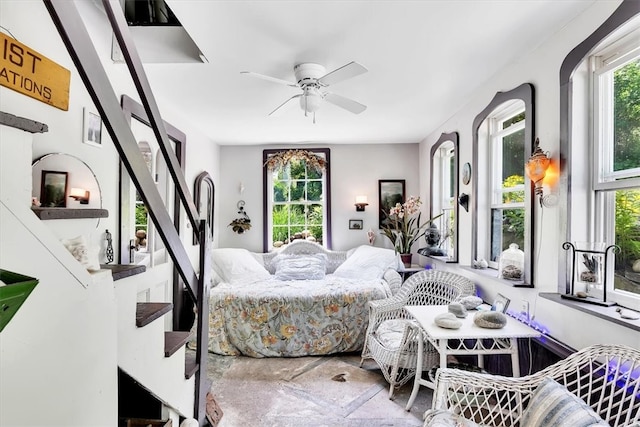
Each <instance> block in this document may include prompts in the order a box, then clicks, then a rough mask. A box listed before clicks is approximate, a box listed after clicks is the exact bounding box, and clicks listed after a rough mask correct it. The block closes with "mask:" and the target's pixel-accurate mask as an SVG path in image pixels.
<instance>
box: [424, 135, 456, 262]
mask: <svg viewBox="0 0 640 427" xmlns="http://www.w3.org/2000/svg"><path fill="white" fill-rule="evenodd" d="M458 138H459V137H458V132H451V133H443V134H442V135H440V138H438V140H437V141H436V142H435V143H434V145H433V146H432V147H431V161H430V164H431V168H430V170H431V200H430V213H431V216H430V217H431V218H433V217H435V216H437V215H440V214H442V216H441V217H440V218H438V219H437V220H436V221H435V222H434V223H432V224H431V225H430V227H429V228H428V229H427V233H426V234H425V242H426V246H425V247H424V248H420V249H419V250H418V253H419V254H420V255H425V256H429V257H434V258H438V259H442V260H443V261H446V262H458V203H457V197H458V165H459V156H458Z"/></svg>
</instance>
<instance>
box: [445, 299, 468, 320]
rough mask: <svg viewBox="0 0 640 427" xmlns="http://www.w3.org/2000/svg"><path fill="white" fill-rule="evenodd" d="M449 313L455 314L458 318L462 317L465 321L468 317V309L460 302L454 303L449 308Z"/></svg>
mask: <svg viewBox="0 0 640 427" xmlns="http://www.w3.org/2000/svg"><path fill="white" fill-rule="evenodd" d="M448 310H449V313H451V314H453V315H454V316H456V317H460V318H462V319H464V318H465V317H467V309H466V308H464V306H463V305H462V304H461V303H459V302H452V303H451V304H449V307H448Z"/></svg>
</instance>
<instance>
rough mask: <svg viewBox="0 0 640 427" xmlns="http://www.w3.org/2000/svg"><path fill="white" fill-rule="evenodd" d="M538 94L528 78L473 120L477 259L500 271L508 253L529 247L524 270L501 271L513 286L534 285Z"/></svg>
mask: <svg viewBox="0 0 640 427" xmlns="http://www.w3.org/2000/svg"><path fill="white" fill-rule="evenodd" d="M533 99H534V89H533V85H531V84H528V83H525V84H522V85H520V86H518V87H517V88H515V89H513V90H511V91H508V92H498V93H497V94H496V95H495V97H494V98H493V99H492V100H491V102H490V103H489V104H488V105H487V106H486V107H485V109H484V110H483V111H482V112H481V113H480V114H478V115H477V116H476V118H475V119H474V121H473V165H472V167H471V169H472V172H471V174H472V177H471V180H472V195H471V212H472V238H471V239H472V257H473V258H472V259H473V260H480V259H484V260H486V261H487V262H488V264H489V267H490V268H494V269H496V270H499V265H498V261H499V257H500V255H501V254H502V252H503V251H504V250H506V249H508V248H509V247H510V244H513V243H515V244H517V245H518V247H519V250H522V251H523V252H524V267H523V269H522V270H521V271H519V272H518V275H517V277H516V276H515V274H514V275H512V276H510V277H507V276H505V275H504V274H502V273H503V272H500V271H497V276H498V277H501V278H505V279H509V280H510V282H511V284H512V285H513V286H533V266H532V260H533V256H532V255H533V236H534V222H533V212H534V209H535V206H534V195H533V186H532V185H531V183H530V182H529V179H528V178H527V177H526V174H525V172H524V164H525V161H526V160H527V159H528V158H529V156H530V155H531V152H532V151H533V143H534V137H533V133H534V129H535V111H534V103H533ZM480 181H481V182H480ZM527 184H529V185H527Z"/></svg>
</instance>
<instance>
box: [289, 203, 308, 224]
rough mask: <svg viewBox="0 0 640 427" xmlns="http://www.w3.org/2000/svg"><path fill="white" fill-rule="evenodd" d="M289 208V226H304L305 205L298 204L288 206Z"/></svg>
mask: <svg viewBox="0 0 640 427" xmlns="http://www.w3.org/2000/svg"><path fill="white" fill-rule="evenodd" d="M290 208H291V221H290V223H291V224H296V225H298V224H302V225H304V224H306V217H305V209H306V206H305V205H299V204H295V205H294V204H292V205H290Z"/></svg>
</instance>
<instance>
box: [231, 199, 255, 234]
mask: <svg viewBox="0 0 640 427" xmlns="http://www.w3.org/2000/svg"><path fill="white" fill-rule="evenodd" d="M237 206H238V214H240V217H238V218H236V219H234V220H233V221H231V224H229V227H231V229H232V230H233V231H234V232H235V233H238V234H242V233H244V232H245V231H248V230H250V229H251V218H249V215H247V212H245V210H244V200H240V201H239V202H238V205H237Z"/></svg>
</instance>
